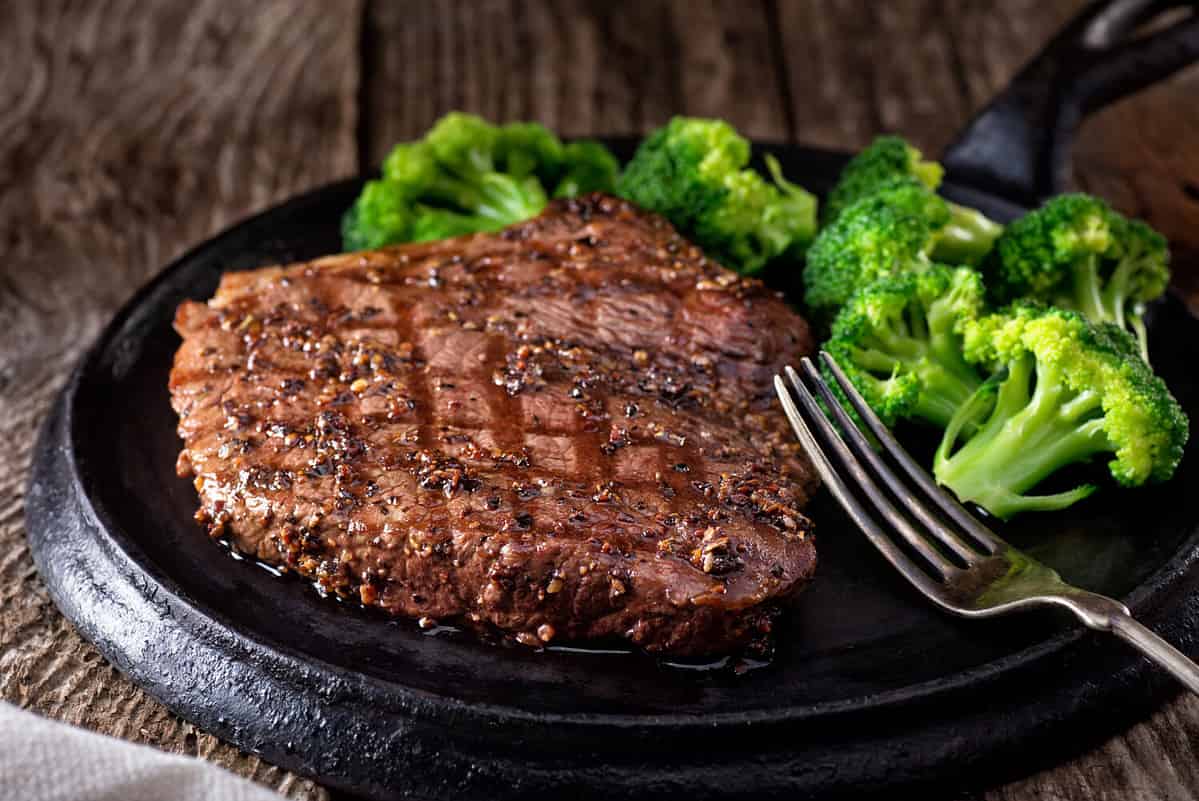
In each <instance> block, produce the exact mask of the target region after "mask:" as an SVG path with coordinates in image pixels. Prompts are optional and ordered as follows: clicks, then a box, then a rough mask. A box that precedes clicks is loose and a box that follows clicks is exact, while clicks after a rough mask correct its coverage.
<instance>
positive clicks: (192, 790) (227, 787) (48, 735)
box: [0, 703, 279, 801]
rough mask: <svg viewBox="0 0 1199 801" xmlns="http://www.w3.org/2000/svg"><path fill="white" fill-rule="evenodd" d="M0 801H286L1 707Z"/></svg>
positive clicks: (185, 761) (213, 772) (223, 774)
mask: <svg viewBox="0 0 1199 801" xmlns="http://www.w3.org/2000/svg"><path fill="white" fill-rule="evenodd" d="M0 801H279V796H278V795H276V794H275V793H273V792H271V791H270V790H268V789H266V788H265V787H260V786H259V785H256V784H254V783H252V782H249V781H247V780H245V779H242V778H240V777H238V776H234V775H233V774H232V773H229V772H228V771H225V770H222V769H221V768H218V767H216V766H215V765H210V764H208V763H206V762H202V761H200V760H198V759H193V758H191V757H185V756H176V755H173V754H166V753H163V752H161V751H158V750H156V749H154V748H151V747H149V746H145V745H134V744H133V743H127V742H125V741H124V740H118V739H116V738H114V737H106V736H104V735H102V734H96V733H95V732H90V731H84V730H83V729H79V728H76V727H74V726H68V725H67V724H65V723H57V722H55V721H51V720H47V719H46V718H43V717H39V716H38V715H34V714H33V713H31V712H25V711H23V710H21V709H18V708H17V707H15V706H13V705H11V704H6V703H0Z"/></svg>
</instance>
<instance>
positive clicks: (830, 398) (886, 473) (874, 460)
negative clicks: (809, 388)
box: [800, 359, 980, 566]
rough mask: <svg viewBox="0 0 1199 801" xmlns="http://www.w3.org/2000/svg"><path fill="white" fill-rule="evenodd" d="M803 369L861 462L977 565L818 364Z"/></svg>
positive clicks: (941, 539) (942, 540) (807, 362)
mask: <svg viewBox="0 0 1199 801" xmlns="http://www.w3.org/2000/svg"><path fill="white" fill-rule="evenodd" d="M800 366H801V367H802V368H803V371H804V373H805V374H806V375H807V377H808V381H809V382H810V383H811V384H812V385H813V386H815V387H816V391H817V392H819V393H820V397H821V398H823V399H824V404H825V405H826V406H827V407H828V408H829V409H831V410H832V413H833V416H834V417H835V418H836V420H837V425H838V426H840V427H841V432H842V434H843V435H844V436H843V438H844V439H845V440H847V441H848V444H849V447H850V448H851V449H852V450H853V452H854V454H856V455H857V457H858V458H859V459H864V460H865V461H866V463H867V464H869V465H870V467H871V468H873V470H874V474H875V475H876V476H878V477H879V478H881V479H882V481H883V483H884V484H886V485H887V488H888V489H889V490H891V494H892V495H894V496H895V497H896V498H898V499H899V501H900V506H901V507H903V508H904V509H905V510H907V511H909V512H911V513H912V515H913V516H914V517H915V518H916V519H917V520H918V521H920V522H921V523H922V524H924V528H925V530H926V531H927V532H928V533H929V534H930V535H932V536H933V537H936V538H937V541H938V542H940V543H941V544H942V545H944V546H945V547H946V548H948V549H949V550H951V551H953V553H954V554H955V555H957V557H958V558H959V559H961V560H963V561H964V562H965V563H966V565H967V566H969V565H972V564H974V562H975V561H977V560H978V558H979V556H980V554H979V553H978V552H977V551H976V550H974V549H973V548H971V547H970V546H969V545H967V544H966V543H965V542H963V541H962V539H961V538H960V537H959V536H958V535H957V534H955V533H954V532H953V530H952V529H950V528H949V527H948V526H946V525H945V523H944V522H942V521H941V520H938V519H937V517H936V515H934V514H933V513H932V512H930V511H929V509H928V507H927V506H926V505H925V503H924V501H923V500H921V498H920V497H919V496H918V495H917V494H916V493H914V492H913V491H912V489H911V488H910V487H908V486H907V485H906V484H904V483H903V482H902V481H900V480H899V477H898V476H897V475H895V471H893V470H892V469H891V468H890V466H889V465H888V464H887V463H886V462H884V461H883V459H882V457H881V456H879V454H878V451H876V450H875V449H874V448H872V447H871V446H870V443H869V442H867V441H866V437H865V436H863V434H862V432H861V431H860V430H859V429H858V427H857V425H856V424H855V423H854V422H853V420H852V419H850V417H849V414H848V413H846V411H845V409H843V408H842V407H841V402H840V401H839V400H837V398H836V396H835V395H833V391H832V390H831V389H829V387H828V384H827V383H825V381H824V378H822V377H821V375H820V372H819V371H818V370H817V369H816V365H814V364H812V362H811V360H810V359H804V360H803V361H802V362H801V363H800Z"/></svg>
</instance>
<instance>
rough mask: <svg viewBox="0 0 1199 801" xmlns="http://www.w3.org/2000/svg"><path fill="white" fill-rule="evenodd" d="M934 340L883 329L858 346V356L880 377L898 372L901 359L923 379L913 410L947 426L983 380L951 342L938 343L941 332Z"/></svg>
mask: <svg viewBox="0 0 1199 801" xmlns="http://www.w3.org/2000/svg"><path fill="white" fill-rule="evenodd" d="M931 341H932V345H931V346H930V344H929V342H927V341H925V340H922V339H918V338H914V337H909V336H905V335H902V334H898V333H894V332H881V331H880V332H876V333H875V334H874V335H873V336H872V337H870V339H869V340H868V341H865V342H863V343H862V344H861V345H860V346H859V347H858V348H857V349H855V352H854V359H855V361H856V362H857V364H858V365H860V366H861V367H862V368H863V369H866V370H869V371H871V372H872V373H875V374H877V375H876V377H878V378H880V380H885V379H886V378H887V377H889V376H890V375H892V374H894V372H895V371H896V369H897V368H898V367H899V366H900V363H903V364H904V365H906V367H907V368H908V369H909V370H911V372H912V373H914V374H915V375H916V376H917V377H918V378H919V379H920V382H921V383H920V386H921V390H920V396H919V397H918V398H917V400H916V406H915V408H914V409H913V412H912V413H913V414H914V415H915V416H916V417H919V418H920V419H922V420H926V421H928V422H930V423H932V424H933V425H936V426H938V427H940V428H944V427H945V426H946V425H947V424H948V423H949V420H950V418H952V417H953V415H954V412H956V411H957V409H958V407H959V406H961V405H962V404H963V403H965V402H966V401H967V400H969V399H970V397H971V396H972V395H973V394H974V393H975V391H976V390H977V389H978V387H979V384H980V383H981V381H980V380H979V378H978V375H977V374H976V373H975V372H974V370H973V369H971V368H970V366H969V365H967V364H966V363H965V362H964V361H962V359H961V356H960V355H959V354H957V353H956V352H953V351H952V349H951V347H950V346H948V345H945V344H941V345H940V346H938V337H937V336H933V337H932V339H931Z"/></svg>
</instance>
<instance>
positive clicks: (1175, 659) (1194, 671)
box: [1111, 612, 1199, 694]
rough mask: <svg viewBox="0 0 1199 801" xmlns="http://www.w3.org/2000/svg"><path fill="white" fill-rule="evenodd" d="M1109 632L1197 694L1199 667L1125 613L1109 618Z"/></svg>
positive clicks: (1198, 690)
mask: <svg viewBox="0 0 1199 801" xmlns="http://www.w3.org/2000/svg"><path fill="white" fill-rule="evenodd" d="M1111 631H1112V633H1113V634H1115V635H1116V636H1117V637H1119V638H1120V639H1122V640H1124V641H1125V642H1127V643H1129V644H1130V645H1132V647H1134V648H1136V649H1137V650H1138V651H1140V652H1141V653H1142V654H1144V655H1145V656H1147V657H1149V658H1150V659H1151V660H1153V661H1154V662H1156V663H1157V664H1159V665H1161V666H1162V667H1164V668H1165V669H1166V670H1168V671H1170V672H1171V673H1172V674H1174V677H1175V678H1176V679H1178V680H1179V681H1181V682H1182V683H1183V684H1185V685H1186V687H1187V689H1189V690H1190V691H1191V692H1193V693H1196V694H1199V665H1196V664H1195V663H1194V662H1192V661H1191V660H1190V659H1188V658H1187V657H1186V655H1185V654H1183V653H1182V651H1179V650H1178V649H1177V648H1175V647H1174V646H1173V645H1170V643H1168V642H1166V641H1165V640H1163V639H1162V638H1161V637H1159V636H1157V635H1156V634H1154V633H1153V632H1152V631H1150V630H1149V629H1148V628H1146V627H1145V626H1143V625H1141V624H1140V623H1138V622H1137V621H1136V620H1135V619H1134V618H1133V617H1132V615H1129V614H1127V613H1125V612H1121V613H1118V614H1114V615H1112V616H1111Z"/></svg>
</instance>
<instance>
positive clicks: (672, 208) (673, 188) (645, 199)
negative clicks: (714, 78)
mask: <svg viewBox="0 0 1199 801" xmlns="http://www.w3.org/2000/svg"><path fill="white" fill-rule="evenodd" d="M749 157H750V146H749V142H747V141H746V140H745V139H744V138H742V137H741V136H740V135H738V133H737V132H736V130H734V129H733V127H732V126H730V125H729V124H728V123H726V122H723V121H720V120H706V119H695V118H689V117H675V118H674V119H672V120H671V121H670V122H669V123H668V124H667V125H665V126H663V127H662V128H659V129H658V130H656V131H654V132H653V133H651V134H650V135H649V136H648V137H646V139H645V140H644V141H643V142H642V143H641V145H640V146H639V147H638V148H637V152H636V154H635V155H634V156H633V159H632V161H630V162H629V164H628V165H627V166H626V167H625V170H624V172H623V173H622V174H621V176H620V179H619V180H618V181H617V184H616V190H617V193H618V194H619V195H620V196H621V197H624V198H626V199H628V200H631V201H633V202H634V203H636V204H637V205H639V206H641V207H642V208H646V209H649V210H650V211H656V212H658V213H659V214H661V215H663V216H665V217H666V218H667V219H669V220H670V221H671V222H672V223H673V224H674V225H675V227H677V228H678V229H679V230H680V231H682V232H683V233H684V234H687V235H688V236H690V237H691V238H692V239H694V240H695V242H696V244H698V245H700V246H701V247H702V248H704V250H706V251H707V252H708V255H710V256H712V257H713V258H715V259H716V260H718V261H720V262H721V263H722V264H724V265H725V266H727V267H731V268H733V269H735V270H738V271H740V272H742V273H754V272H758V271H759V270H761V269H762V268H763V267H764V266H765V265H766V263H767V262H769V261H771V260H772V259H775V258H777V257H779V256H782V255H783V254H785V253H796V252H799V251H802V249H803V248H804V247H806V246H807V244H808V243H809V242H810V241H811V240H812V237H813V236H814V235H815V233H816V198H815V197H814V196H813V195H811V194H810V193H808V192H807V191H805V190H804V189H802V188H800V187H799V186H796V185H795V184H793V183H790V182H789V181H787V180H785V179H784V178H783V176H782V174H781V171H780V169H779V166H778V163H777V162H776V161H775V160H774V159H772V158H767V160H766V161H767V166H768V168H769V170H770V173H771V181H772V182H771V181H767V180H766V179H764V178H763V177H762V176H761V175H759V174H758V173H757V172H755V171H754V170H752V169H748V168H747V167H746V165H747V164H748V163H749Z"/></svg>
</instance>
